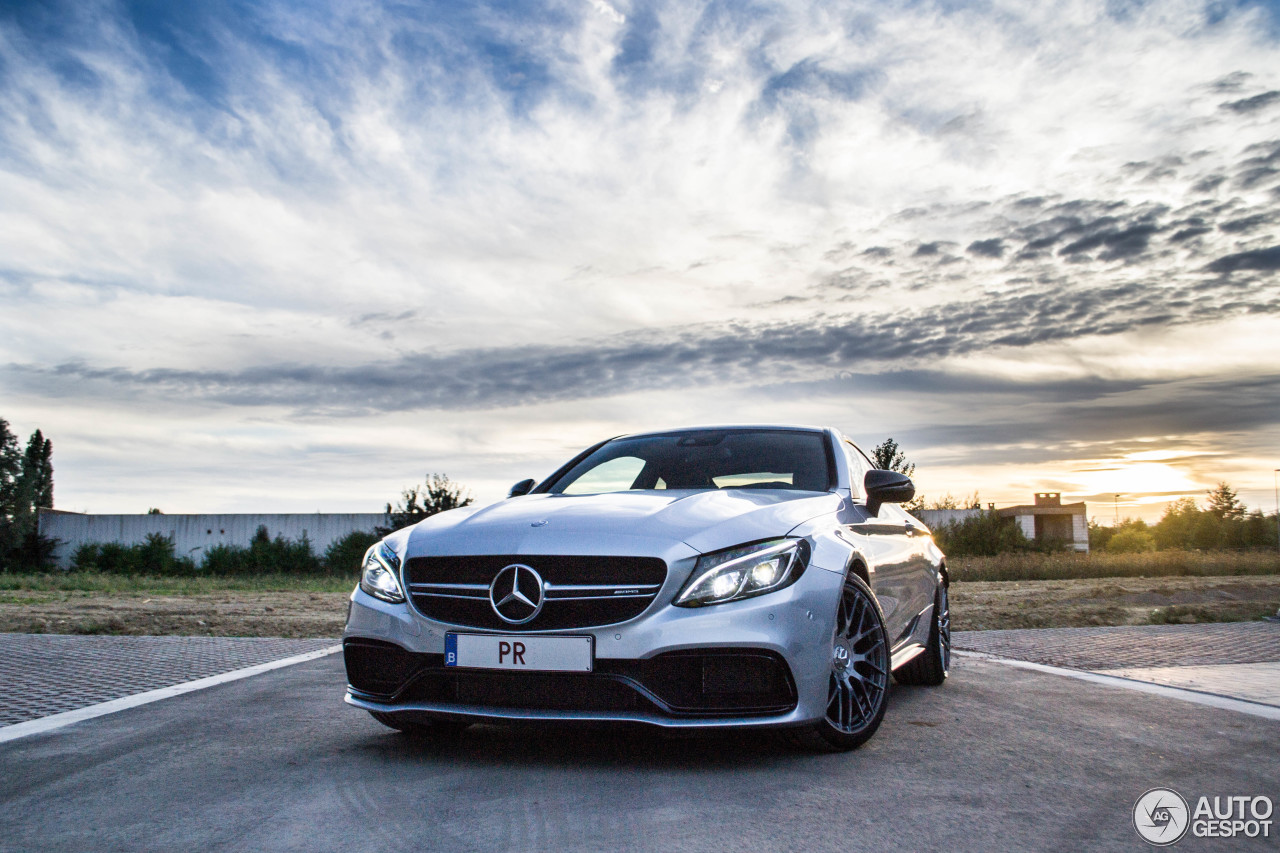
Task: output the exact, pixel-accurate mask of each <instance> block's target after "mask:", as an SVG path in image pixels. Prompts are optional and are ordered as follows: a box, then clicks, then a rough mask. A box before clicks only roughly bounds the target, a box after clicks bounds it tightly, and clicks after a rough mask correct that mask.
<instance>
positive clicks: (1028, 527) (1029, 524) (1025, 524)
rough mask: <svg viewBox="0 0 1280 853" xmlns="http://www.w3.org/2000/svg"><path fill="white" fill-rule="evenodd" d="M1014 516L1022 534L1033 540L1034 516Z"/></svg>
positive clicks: (1034, 529) (1034, 530) (1034, 531)
mask: <svg viewBox="0 0 1280 853" xmlns="http://www.w3.org/2000/svg"><path fill="white" fill-rule="evenodd" d="M1014 518H1015V519H1016V520H1017V522H1018V526H1019V527H1021V528H1022V535H1023V536H1025V537H1027V538H1028V539H1030V540H1032V541H1033V542H1034V541H1035V538H1036V517H1035V516H1034V515H1015V516H1014Z"/></svg>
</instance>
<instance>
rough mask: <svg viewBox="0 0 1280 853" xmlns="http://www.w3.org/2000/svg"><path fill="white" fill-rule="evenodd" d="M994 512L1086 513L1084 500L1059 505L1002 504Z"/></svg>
mask: <svg viewBox="0 0 1280 853" xmlns="http://www.w3.org/2000/svg"><path fill="white" fill-rule="evenodd" d="M996 513H997V514H998V515H1000V516H1003V517H1006V518H1007V517H1010V516H1014V515H1086V514H1087V512H1086V510H1085V505H1084V501H1080V502H1079V503H1073V504H1062V505H1060V506H1035V505H1034V504H1021V505H1019V506H1002V507H1000V508H999V509H997V510H996Z"/></svg>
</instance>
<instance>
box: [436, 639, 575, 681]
mask: <svg viewBox="0 0 1280 853" xmlns="http://www.w3.org/2000/svg"><path fill="white" fill-rule="evenodd" d="M594 641H595V638H594V637H540V636H526V637H512V636H498V635H496V634H445V635H444V665H445V666H466V667H473V668H477V669H516V670H529V671H531V672H591V663H592V658H593V651H594V649H593V644H594Z"/></svg>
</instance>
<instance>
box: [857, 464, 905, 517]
mask: <svg viewBox="0 0 1280 853" xmlns="http://www.w3.org/2000/svg"><path fill="white" fill-rule="evenodd" d="M862 485H863V487H864V488H865V489H866V490H867V512H869V513H871V514H872V515H879V514H880V507H881V506H882V505H884V504H902V503H906V502H907V501H909V500H911V499H912V498H914V497H915V496H916V487H915V484H914V483H912V482H911V478H910V477H908V476H907V475H906V474H899V473H898V472H897V471H884V470H881V469H879V468H877V469H875V470H873V471H868V472H867V476H865V477H863V478H862Z"/></svg>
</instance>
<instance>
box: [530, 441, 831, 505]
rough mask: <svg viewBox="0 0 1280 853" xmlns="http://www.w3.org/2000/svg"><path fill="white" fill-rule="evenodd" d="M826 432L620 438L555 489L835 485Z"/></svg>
mask: <svg viewBox="0 0 1280 853" xmlns="http://www.w3.org/2000/svg"><path fill="white" fill-rule="evenodd" d="M831 477H832V474H831V468H830V465H829V464H828V459H827V443H826V438H825V436H824V435H823V434H822V433H820V432H804V431H800V430H763V429H759V430H745V429H743V430H708V431H706V432H678V433H668V434H665V435H646V436H637V437H635V438H618V439H614V440H613V441H610V442H608V443H607V444H604V445H602V446H601V447H599V448H598V449H597V450H596V451H595V452H594V453H592V454H591V455H590V456H588V457H587V458H585V459H583V460H582V461H581V462H579V463H578V464H577V465H574V466H573V468H571V469H570V470H569V471H568V472H567V473H565V474H564V476H562V477H560V478H559V479H558V480H556V482H555V483H553V484H552V486H551V488H550V489H549V491H550V492H551V493H552V494H566V495H584V494H600V493H602V492H624V491H630V490H633V489H799V490H803V491H811V492H825V491H826V490H827V489H828V488H830V486H831Z"/></svg>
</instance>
